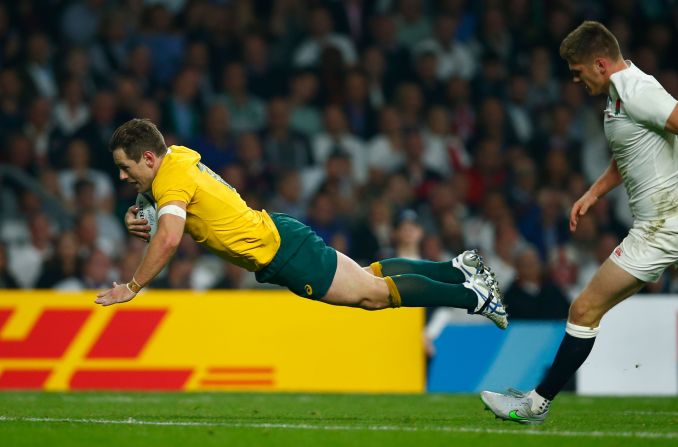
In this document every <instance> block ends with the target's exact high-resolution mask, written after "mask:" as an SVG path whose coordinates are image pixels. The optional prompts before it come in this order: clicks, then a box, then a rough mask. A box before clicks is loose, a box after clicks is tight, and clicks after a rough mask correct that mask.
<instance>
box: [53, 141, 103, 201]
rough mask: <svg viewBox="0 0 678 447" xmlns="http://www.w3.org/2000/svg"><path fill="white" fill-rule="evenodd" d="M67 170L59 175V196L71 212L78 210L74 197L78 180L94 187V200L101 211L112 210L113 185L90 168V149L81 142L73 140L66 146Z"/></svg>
mask: <svg viewBox="0 0 678 447" xmlns="http://www.w3.org/2000/svg"><path fill="white" fill-rule="evenodd" d="M67 158H68V161H67V166H68V168H67V169H64V170H62V171H61V172H60V173H59V187H60V190H61V196H62V197H63V198H64V199H65V200H66V201H67V203H68V204H69V206H70V208H71V209H73V210H77V209H79V204H78V203H77V201H76V197H75V192H76V191H75V185H76V183H77V182H78V180H88V181H90V182H91V183H92V184H93V185H94V199H95V201H96V202H97V203H98V204H99V207H100V208H101V209H103V210H107V211H110V210H112V209H113V201H114V200H115V197H114V195H113V183H112V182H111V179H110V178H109V177H108V176H107V175H106V174H105V173H103V172H101V171H99V170H97V169H93V168H92V167H91V166H90V148H89V146H88V145H87V143H86V142H85V141H83V140H73V141H72V142H71V144H69V145H68V152H67Z"/></svg>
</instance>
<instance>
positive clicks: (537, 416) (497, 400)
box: [480, 388, 551, 424]
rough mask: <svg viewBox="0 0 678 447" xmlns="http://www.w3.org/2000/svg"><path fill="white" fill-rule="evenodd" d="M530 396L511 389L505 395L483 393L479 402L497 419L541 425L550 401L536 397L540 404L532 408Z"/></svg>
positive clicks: (489, 392)
mask: <svg viewBox="0 0 678 447" xmlns="http://www.w3.org/2000/svg"><path fill="white" fill-rule="evenodd" d="M531 394H532V393H522V392H520V391H518V390H514V389H512V388H509V390H508V392H507V393H506V394H502V393H493V392H492V391H483V392H481V393H480V400H482V401H483V403H484V404H485V409H487V410H489V411H491V412H492V413H494V415H495V416H496V417H497V418H499V419H503V420H505V421H513V422H517V423H519V424H543V423H544V421H545V420H546V416H548V414H549V408H550V407H551V401H550V400H548V399H544V398H541V397H540V396H538V395H537V396H536V397H537V398H538V399H540V400H541V401H542V402H541V404H539V405H538V406H537V407H536V408H534V405H533V403H534V402H533V399H532V397H530V396H531Z"/></svg>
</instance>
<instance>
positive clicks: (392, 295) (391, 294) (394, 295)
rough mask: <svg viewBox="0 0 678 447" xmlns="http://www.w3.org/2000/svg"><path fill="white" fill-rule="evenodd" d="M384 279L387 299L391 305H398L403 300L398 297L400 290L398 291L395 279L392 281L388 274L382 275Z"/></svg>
mask: <svg viewBox="0 0 678 447" xmlns="http://www.w3.org/2000/svg"><path fill="white" fill-rule="evenodd" d="M384 280H385V281H386V285H387V286H388V301H389V302H390V304H391V307H400V306H401V305H402V303H403V300H402V299H401V298H400V292H399V291H398V287H397V286H396V284H395V281H393V278H391V277H390V276H386V277H384Z"/></svg>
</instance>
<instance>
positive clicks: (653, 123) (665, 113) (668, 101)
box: [624, 84, 678, 130]
mask: <svg viewBox="0 0 678 447" xmlns="http://www.w3.org/2000/svg"><path fill="white" fill-rule="evenodd" d="M677 102H678V101H676V99H675V98H674V97H673V96H671V95H670V94H669V93H668V92H667V91H666V90H664V88H663V87H662V86H661V85H659V84H649V85H647V86H646V87H644V88H642V89H639V91H638V92H637V93H636V94H635V95H634V97H632V98H629V100H628V101H627V103H626V104H624V106H625V109H626V113H627V114H628V115H629V117H631V118H632V119H633V120H634V121H636V122H638V123H641V124H645V125H647V126H649V127H652V128H654V129H658V130H664V127H665V126H666V121H667V120H668V119H669V116H670V115H671V112H673V109H674V108H675V107H676V103H677Z"/></svg>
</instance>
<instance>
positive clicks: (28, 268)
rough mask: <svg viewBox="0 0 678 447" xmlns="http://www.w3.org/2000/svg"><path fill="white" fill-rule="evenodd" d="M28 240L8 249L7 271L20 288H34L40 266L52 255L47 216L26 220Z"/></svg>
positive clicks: (50, 234) (39, 215)
mask: <svg viewBox="0 0 678 447" xmlns="http://www.w3.org/2000/svg"><path fill="white" fill-rule="evenodd" d="M28 229H29V234H30V240H29V241H28V242H26V243H24V244H16V245H13V246H11V247H10V248H9V270H10V271H11V272H12V275H13V276H14V278H16V281H17V283H19V285H20V286H21V287H22V288H25V289H31V288H33V287H35V285H36V283H37V281H38V278H39V277H40V274H41V273H42V265H43V263H44V262H45V260H47V259H48V258H49V257H50V256H51V255H52V250H53V247H52V242H51V236H52V230H51V228H50V224H49V221H48V220H47V216H45V215H44V214H42V213H37V214H34V215H32V216H30V217H29V218H28Z"/></svg>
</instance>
